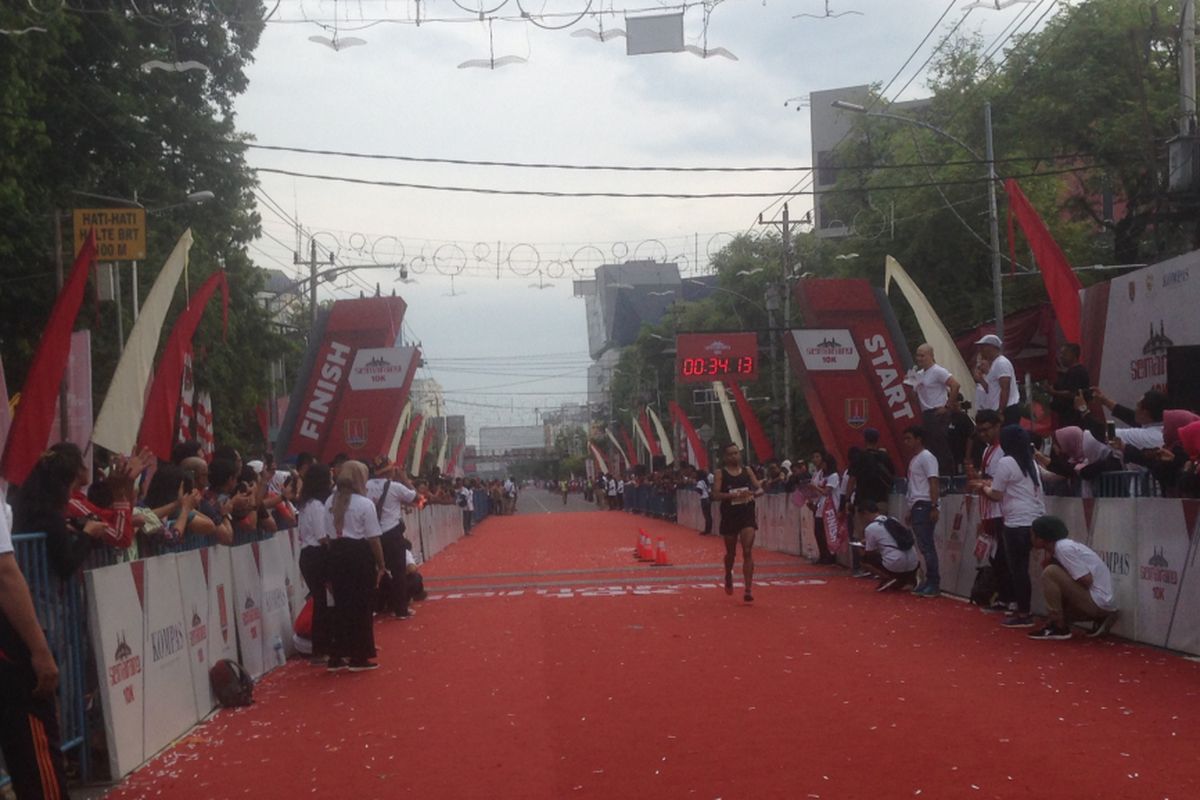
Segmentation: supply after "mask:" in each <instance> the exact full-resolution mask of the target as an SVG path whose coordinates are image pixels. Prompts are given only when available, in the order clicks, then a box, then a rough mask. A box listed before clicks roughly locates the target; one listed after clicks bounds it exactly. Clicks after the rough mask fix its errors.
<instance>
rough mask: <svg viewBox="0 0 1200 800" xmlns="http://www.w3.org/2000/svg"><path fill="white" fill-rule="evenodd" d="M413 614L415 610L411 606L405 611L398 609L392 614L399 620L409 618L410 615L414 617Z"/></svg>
mask: <svg viewBox="0 0 1200 800" xmlns="http://www.w3.org/2000/svg"><path fill="white" fill-rule="evenodd" d="M412 615H413V612H412V609H411V608H410V609H409V610H408V611H403V612H400V611H396V612H393V613H392V616H393V617H395V618H396V619H399V620H406V619H409V618H410V617H412Z"/></svg>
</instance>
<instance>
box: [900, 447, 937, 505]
mask: <svg viewBox="0 0 1200 800" xmlns="http://www.w3.org/2000/svg"><path fill="white" fill-rule="evenodd" d="M937 475H938V462H937V456H935V455H934V454H933V453H931V452H929V451H928V450H922V451H921V452H919V453H917V454H916V455H915V456H913V457H912V460H911V461H909V462H908V494H906V495H905V496H904V501H905V502H906V503H907V504H908V507H909V508H910V509H911V508H912V507H913V506H914V505H916V504H917V503H919V502H922V501H924V502H926V503H928V502H931V501H932V500H933V497H932V495H930V494H929V482H930V481H936V480H937V479H938V478H937Z"/></svg>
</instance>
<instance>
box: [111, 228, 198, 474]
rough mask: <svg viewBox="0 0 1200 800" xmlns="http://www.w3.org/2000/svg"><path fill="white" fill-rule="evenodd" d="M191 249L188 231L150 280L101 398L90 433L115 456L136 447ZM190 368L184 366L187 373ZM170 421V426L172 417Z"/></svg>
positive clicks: (177, 385)
mask: <svg viewBox="0 0 1200 800" xmlns="http://www.w3.org/2000/svg"><path fill="white" fill-rule="evenodd" d="M191 247H192V231H191V229H190V228H189V229H188V230H186V231H184V232H183V235H182V236H180V237H179V241H177V242H176V243H175V247H174V248H173V249H172V250H171V255H169V256H167V260H166V262H165V263H164V264H163V268H162V270H161V271H160V272H159V273H158V277H157V278H155V279H154V285H153V286H152V287H150V293H149V294H148V295H146V302H145V303H143V304H142V308H141V311H140V313H139V314H138V318H137V322H135V323H133V330H131V331H130V332H129V341H127V342H126V343H125V350H124V351H123V352H122V353H121V359H120V360H119V361H118V362H117V369H116V371H115V372H114V373H113V377H112V382H111V383H110V384H109V387H108V392H107V393H106V394H105V396H104V405H103V406H101V407H100V415H99V416H98V417H97V418H96V427H95V429H94V430H93V431H92V441H93V442H95V443H96V444H98V445H100V446H101V447H104V448H107V449H108V450H111V451H112V452H114V453H131V452H133V448H134V445H136V444H137V438H138V425H139V424H140V423H141V421H142V414H143V412H144V411H145V409H146V385H147V384H148V383H149V382H150V375H151V373H152V372H153V370H154V356H155V354H156V353H157V352H158V342H159V339H160V338H161V337H162V329H163V323H164V322H165V321H166V319H167V312H168V311H169V310H170V308H171V298H172V297H174V296H175V289H176V287H177V286H178V285H179V278H180V276H182V275H183V272H184V270H186V269H187V263H188V251H189V250H191ZM164 359H165V355H164ZM190 368H191V365H190V364H188V365H187V367H186V369H188V370H190ZM180 385H181V384H180V382H179V380H178V379H177V380H176V381H175V383H174V384H173V385H172V386H171V387H170V389H171V391H173V392H176V393H178V392H179V390H180ZM169 419H170V421H171V422H172V423H174V421H175V416H174V414H172V415H171V417H170V418H169ZM160 457H161V455H160Z"/></svg>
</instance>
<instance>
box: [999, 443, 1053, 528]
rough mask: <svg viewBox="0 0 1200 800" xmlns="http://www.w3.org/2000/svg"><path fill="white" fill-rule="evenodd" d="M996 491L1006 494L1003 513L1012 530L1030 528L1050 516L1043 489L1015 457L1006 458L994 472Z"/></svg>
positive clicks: (1001, 503)
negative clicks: (1034, 523)
mask: <svg viewBox="0 0 1200 800" xmlns="http://www.w3.org/2000/svg"><path fill="white" fill-rule="evenodd" d="M991 474H992V489H994V490H995V491H997V492H1001V493H1003V494H1004V497H1003V498H1001V499H1000V512H1001V516H1003V517H1004V524H1005V526H1006V527H1009V528H1027V527H1029V526H1030V525H1032V524H1033V521H1034V520H1035V519H1037V518H1038V517H1040V516H1042V515H1043V514H1045V513H1046V504H1045V502H1043V499H1042V487H1041V484H1040V483H1037V482H1035V481H1034V479H1033V478H1030V477H1029V476H1028V475H1026V474H1025V473H1023V472H1021V467H1020V466H1019V465H1018V464H1017V461H1016V459H1014V458H1013V457H1012V456H1004V457H1003V458H1001V459H1000V460H999V461H998V462H997V463H996V466H995V467H994V468H993V469H992V473H991Z"/></svg>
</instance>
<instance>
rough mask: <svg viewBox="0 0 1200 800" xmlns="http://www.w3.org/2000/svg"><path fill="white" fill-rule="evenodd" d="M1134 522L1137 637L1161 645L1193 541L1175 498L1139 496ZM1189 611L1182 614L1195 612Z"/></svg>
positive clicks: (1181, 505) (1190, 614)
mask: <svg viewBox="0 0 1200 800" xmlns="http://www.w3.org/2000/svg"><path fill="white" fill-rule="evenodd" d="M1137 525H1138V535H1137V537H1136V538H1137V543H1138V548H1137V553H1138V560H1137V564H1138V566H1137V573H1138V574H1137V609H1138V617H1137V638H1138V640H1139V641H1143V642H1149V643H1150V644H1153V645H1157V646H1160V647H1161V646H1163V645H1165V644H1166V643H1167V632H1168V631H1169V630H1170V628H1171V617H1172V615H1174V614H1175V613H1177V612H1176V600H1177V599H1178V597H1179V585H1180V583H1181V582H1182V578H1183V575H1184V571H1185V569H1186V567H1187V562H1188V555H1189V552H1188V551H1189V550H1190V549H1191V544H1192V542H1191V537H1190V536H1188V526H1187V522H1186V521H1185V518H1184V513H1183V504H1182V503H1181V502H1180V501H1178V500H1166V499H1162V498H1157V497H1143V498H1139V499H1138V501H1137ZM1189 611H1190V610H1185V611H1184V612H1183V613H1184V615H1185V616H1195V614H1194V613H1188V612H1189Z"/></svg>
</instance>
